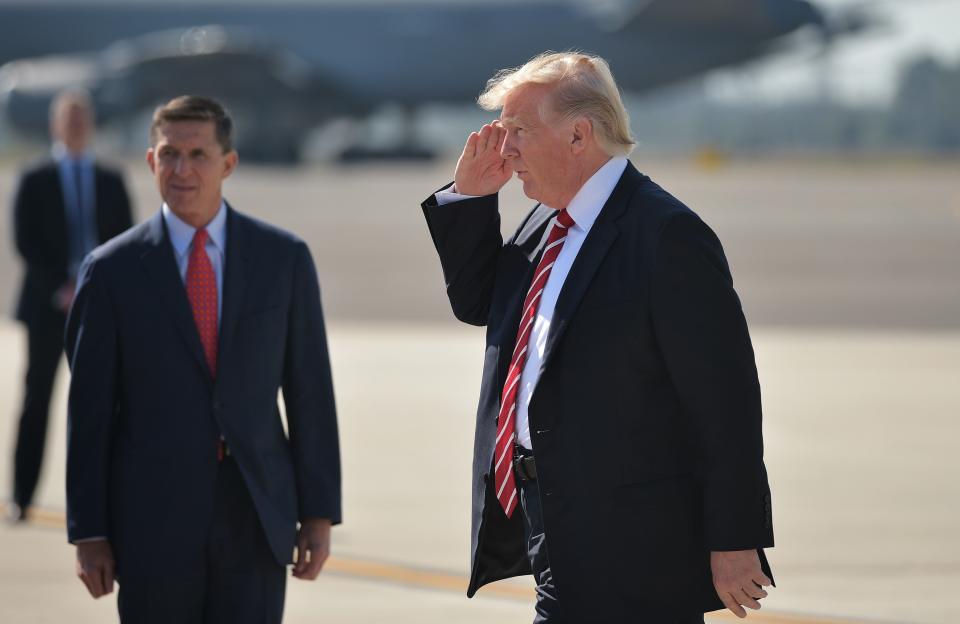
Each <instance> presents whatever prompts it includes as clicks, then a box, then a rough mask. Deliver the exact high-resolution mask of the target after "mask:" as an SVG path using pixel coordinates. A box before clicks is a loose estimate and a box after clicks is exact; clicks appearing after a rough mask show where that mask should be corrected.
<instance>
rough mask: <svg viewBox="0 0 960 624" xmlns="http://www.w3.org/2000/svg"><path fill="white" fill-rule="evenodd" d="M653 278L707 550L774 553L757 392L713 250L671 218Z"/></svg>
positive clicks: (684, 219)
mask: <svg viewBox="0 0 960 624" xmlns="http://www.w3.org/2000/svg"><path fill="white" fill-rule="evenodd" d="M653 271H654V275H653V291H652V293H651V307H652V313H653V322H654V329H655V332H656V338H657V341H658V344H659V347H660V350H661V353H662V355H663V358H664V360H665V361H666V365H667V369H668V372H669V375H670V377H671V380H672V381H673V384H674V386H675V388H676V390H677V392H678V394H679V397H680V401H681V403H682V405H683V408H684V411H685V412H686V413H687V415H688V416H689V417H690V419H691V422H690V425H691V430H692V431H694V432H695V438H696V440H695V442H696V446H697V448H698V451H699V454H700V456H699V466H698V472H699V475H700V480H701V483H702V486H703V506H704V532H705V535H704V539H705V545H706V546H707V547H708V548H709V549H710V550H714V551H727V550H749V549H753V548H762V547H768V546H772V545H773V528H772V520H771V511H770V490H769V487H768V484H767V475H766V468H765V467H764V463H763V435H762V430H761V404H760V383H759V379H758V377H757V369H756V364H755V361H754V354H753V347H752V345H751V342H750V335H749V333H748V331H747V324H746V320H745V319H744V316H743V311H742V308H741V305H740V300H739V298H738V297H737V294H736V292H735V291H734V289H733V281H732V278H731V276H730V271H729V268H728V266H727V261H726V258H725V256H724V253H723V248H722V247H721V245H720V241H719V240H718V239H717V237H716V235H715V234H714V233H713V232H712V231H711V230H710V228H709V227H707V225H706V224H704V223H703V222H702V221H701V220H700V219H699V218H698V217H696V216H695V215H679V216H676V217H674V218H673V219H672V220H671V221H669V222H668V224H667V225H666V226H665V228H664V230H663V231H662V232H661V235H660V239H659V244H658V246H657V251H656V260H655V265H654V269H653Z"/></svg>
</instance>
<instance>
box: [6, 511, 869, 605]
mask: <svg viewBox="0 0 960 624" xmlns="http://www.w3.org/2000/svg"><path fill="white" fill-rule="evenodd" d="M0 509H2V512H3V515H4V516H5V515H6V513H7V505H6V504H5V503H2V504H0ZM27 523H28V524H30V525H33V526H37V527H43V528H48V529H65V528H66V517H65V515H64V513H63V512H62V511H56V510H51V509H44V508H41V507H31V508H30V510H29V513H28V515H27ZM324 572H326V573H333V574H335V575H337V576H344V577H350V578H355V579H360V580H364V581H374V582H382V583H393V584H399V585H405V586H408V587H416V588H421V589H432V590H439V591H445V592H453V593H458V594H465V593H466V591H467V583H468V579H467V577H466V576H464V575H462V574H456V573H451V572H444V571H440V570H429V569H425V568H418V567H416V566H412V565H407V564H399V563H389V562H385V561H377V560H372V559H364V558H358V557H338V556H331V557H330V558H329V559H328V560H327V563H326V564H325V565H324ZM478 595H481V596H489V597H493V598H506V599H510V600H519V601H524V602H529V603H530V604H533V601H534V599H535V593H534V590H533V588H532V587H521V586H519V585H514V584H510V583H494V584H492V585H487V586H485V587H484V588H483V589H481V590H480V592H479V593H478ZM707 618H708V619H709V620H710V621H718V622H741V621H743V620H740V619H739V618H737V617H736V616H735V615H733V614H732V613H730V612H728V611H717V612H714V613H709V614H707ZM747 621H748V622H751V623H753V624H868V623H867V622H866V621H864V620H850V619H837V618H829V617H818V616H806V615H788V614H784V613H764V612H756V611H751V612H749V617H748V618H747Z"/></svg>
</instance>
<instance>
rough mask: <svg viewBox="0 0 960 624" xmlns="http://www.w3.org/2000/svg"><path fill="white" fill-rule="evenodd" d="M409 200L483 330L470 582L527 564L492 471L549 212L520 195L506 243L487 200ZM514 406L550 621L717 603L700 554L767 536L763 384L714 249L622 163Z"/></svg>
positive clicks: (707, 233) (463, 309)
mask: <svg viewBox="0 0 960 624" xmlns="http://www.w3.org/2000/svg"><path fill="white" fill-rule="evenodd" d="M423 210H424V214H425V215H426V218H427V223H428V225H429V227H430V234H431V237H432V238H433V242H434V245H435V246H436V248H437V251H438V253H439V255H440V261H441V264H442V266H443V273H444V277H445V280H446V284H447V295H448V296H449V298H450V303H451V305H452V307H453V312H454V314H455V315H456V316H457V318H458V319H460V320H462V321H464V322H466V323H470V324H473V325H485V326H486V327H487V348H486V354H485V358H484V368H483V381H482V385H481V389H480V405H479V407H478V410H477V425H476V439H475V444H474V464H473V484H472V485H473V530H472V573H471V577H470V585H469V588H468V593H469V594H470V595H473V593H474V592H476V591H477V589H478V588H480V587H481V586H483V585H484V584H486V583H490V582H493V581H496V580H499V579H502V578H505V577H509V576H515V575H519V574H529V573H530V565H529V563H528V559H527V552H526V546H525V543H524V532H523V514H522V513H514V514H513V516H512V517H511V518H510V519H509V520H508V519H507V517H506V516H505V515H504V513H503V510H502V509H501V508H500V506H499V504H498V502H497V499H496V495H495V493H494V480H493V477H492V474H491V472H492V470H491V468H492V464H493V449H494V441H495V438H496V423H497V415H498V413H499V410H500V399H501V393H502V390H503V384H504V382H505V380H506V377H507V369H508V367H509V363H510V358H511V354H512V353H513V348H514V344H515V341H516V337H517V331H518V326H519V323H520V315H521V311H522V310H521V307H522V304H523V299H524V296H525V294H526V291H527V289H528V288H529V285H530V282H531V280H532V277H533V271H534V268H535V267H536V266H537V264H538V263H539V261H540V256H541V255H542V253H543V248H544V246H545V243H546V238H547V231H548V229H549V226H550V224H551V221H552V219H553V217H554V216H555V215H556V212H555V211H553V210H551V209H549V208H547V207H545V206H537V207H535V208H534V209H533V211H531V212H530V214H529V215H528V216H527V218H526V219H525V220H524V222H523V223H522V224H521V225H520V228H519V229H518V230H517V232H516V234H514V236H513V237H512V238H511V239H509V240H508V241H506V243H504V242H503V240H502V238H501V235H500V215H499V213H498V209H497V197H496V196H495V195H490V196H487V197H478V198H475V199H468V200H464V201H462V202H458V203H457V204H454V205H445V206H438V205H437V203H436V200H435V198H434V196H431V197H430V198H428V199H427V201H425V202H424V203H423ZM529 417H530V431H531V434H532V441H533V451H534V454H535V455H536V459H537V476H538V481H539V486H540V492H541V503H542V509H543V520H544V526H545V527H546V533H547V535H548V538H547V540H548V543H549V546H548V550H549V558H550V567H551V572H552V574H553V582H554V584H555V586H556V590H557V594H558V595H559V596H560V605H561V608H562V609H563V612H562V619H563V621H565V622H566V621H569V622H635V621H638V618H640V617H642V618H644V619H643V621H650V622H654V621H656V622H661V621H668V618H667V617H666V616H665V617H660V616H659V614H661V613H669V614H672V615H673V616H675V615H677V614H682V613H683V611H687V612H688V613H690V612H693V611H701V612H702V611H710V610H713V609H720V608H722V607H723V604H722V603H721V602H720V599H719V597H718V596H717V593H716V591H715V590H714V588H713V584H712V580H711V570H710V552H711V551H724V550H747V549H754V548H756V549H762V548H764V547H769V546H773V524H772V514H771V504H770V488H769V486H768V484H767V474H766V468H765V467H764V462H763V440H762V433H761V420H762V419H761V405H760V384H759V381H758V378H757V369H756V366H755V364H754V356H753V348H752V346H751V342H750V336H749V333H748V331H747V324H746V321H745V319H744V315H743V311H742V309H741V306H740V300H739V298H738V297H737V294H736V292H735V291H734V289H733V281H732V278H731V276H730V271H729V267H728V266H727V261H726V258H725V257H724V253H723V248H722V246H721V245H720V241H719V240H718V239H717V237H716V236H715V235H714V233H713V231H711V230H710V228H709V227H707V225H706V224H705V223H704V222H703V221H702V220H700V218H699V217H698V216H697V215H696V214H694V213H693V211H691V210H690V209H689V208H688V207H687V206H685V205H683V204H682V203H681V202H679V201H678V200H677V199H676V198H674V197H673V196H671V195H670V194H669V193H667V192H666V191H664V190H663V189H662V188H661V187H660V186H658V185H657V184H655V183H654V182H653V181H652V180H650V178H648V177H647V176H645V175H643V174H641V173H640V172H638V171H637V170H636V169H635V168H634V167H633V165H628V166H627V168H626V170H625V171H624V173H623V175H622V176H621V178H620V180H619V182H618V183H617V186H616V187H615V188H614V190H613V193H612V194H611V195H610V198H609V199H608V200H607V202H606V204H605V205H604V207H603V209H602V210H601V212H600V215H599V216H598V217H597V220H596V222H595V223H594V224H593V227H592V228H591V229H590V233H589V234H588V235H587V238H586V239H585V240H584V243H583V246H582V247H581V248H580V251H579V253H578V254H577V258H576V260H575V261H574V263H573V266H572V267H571V269H570V273H569V274H568V275H567V278H566V280H565V282H564V284H563V288H562V289H561V291H560V295H559V298H558V299H557V304H556V309H555V310H554V315H553V320H552V322H551V325H550V331H549V333H548V336H547V343H546V348H545V351H544V356H543V361H542V363H541V368H540V378H539V381H538V383H537V387H536V390H535V391H534V394H533V396H532V398H531V400H530V406H529ZM760 555H761V563H762V565H763V566H764V569H765V570H766V571H767V574H768V575H769V574H770V570H769V566H767V564H766V559H765V558H764V557H763V552H762V550H761V551H760ZM638 614H643V615H642V616H640V615H638Z"/></svg>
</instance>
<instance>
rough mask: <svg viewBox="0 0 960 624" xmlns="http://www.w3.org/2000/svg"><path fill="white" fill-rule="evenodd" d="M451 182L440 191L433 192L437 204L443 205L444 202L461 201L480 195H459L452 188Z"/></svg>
mask: <svg viewBox="0 0 960 624" xmlns="http://www.w3.org/2000/svg"><path fill="white" fill-rule="evenodd" d="M453 186H454V185H453V184H451V185H450V186H448V187H447V188H445V189H443V190H442V191H437V192H436V193H435V194H434V197H436V199H437V205H438V206H443V205H445V204H452V203H454V202H458V201H463V200H465V199H476V198H477V197H480V196H479V195H461V194H460V193H457V192H456V191H454V190H453Z"/></svg>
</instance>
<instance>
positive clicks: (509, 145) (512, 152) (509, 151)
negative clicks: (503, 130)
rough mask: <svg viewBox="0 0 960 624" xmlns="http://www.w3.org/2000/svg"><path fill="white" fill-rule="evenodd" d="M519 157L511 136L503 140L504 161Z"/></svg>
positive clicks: (501, 149)
mask: <svg viewBox="0 0 960 624" xmlns="http://www.w3.org/2000/svg"><path fill="white" fill-rule="evenodd" d="M516 155H517V150H516V148H514V147H513V141H512V140H511V139H510V135H509V134H507V136H506V137H505V138H504V139H503V145H501V146H500V158H503V159H504V160H506V159H508V158H514V157H515V156H516Z"/></svg>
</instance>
